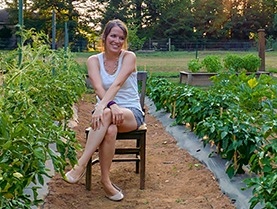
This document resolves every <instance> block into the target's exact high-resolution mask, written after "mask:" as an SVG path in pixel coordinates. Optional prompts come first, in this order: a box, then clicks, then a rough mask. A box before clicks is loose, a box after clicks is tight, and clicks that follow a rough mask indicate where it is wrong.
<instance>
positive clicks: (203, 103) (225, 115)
mask: <svg viewBox="0 0 277 209" xmlns="http://www.w3.org/2000/svg"><path fill="white" fill-rule="evenodd" d="M212 80H213V83H214V86H213V87H212V88H211V89H209V90H207V91H204V90H201V89H199V88H195V87H191V86H176V85H173V84H172V83H171V82H169V81H168V80H166V79H159V78H150V79H149V80H148V85H147V94H148V95H149V97H150V98H151V99H152V100H153V101H154V102H155V104H156V107H157V109H161V108H164V109H165V110H166V111H168V112H170V113H171V116H172V117H173V116H174V117H175V118H176V123H177V124H187V123H189V124H190V127H191V130H192V131H194V132H195V134H196V135H197V136H198V137H199V138H201V139H202V141H203V143H204V145H205V146H206V145H211V146H212V147H213V146H215V149H214V150H213V151H212V153H216V154H218V155H220V156H221V157H222V158H224V159H226V160H228V162H229V163H228V165H227V167H226V173H227V174H228V176H229V177H230V178H232V177H233V176H234V175H236V174H239V173H244V172H245V170H244V166H250V171H251V172H254V173H255V174H258V175H259V177H257V178H252V179H248V180H246V183H247V186H248V187H253V188H254V189H253V195H254V196H253V198H252V199H251V208H254V206H255V205H256V204H257V203H258V202H260V203H261V204H263V205H264V208H274V207H273V206H275V205H276V201H277V193H276V179H277V177H276V165H277V162H276V156H277V147H276V142H277V140H276V135H277V125H276V124H277V121H276V118H277V111H276V109H277V83H276V82H277V81H276V80H274V79H273V78H272V77H270V76H267V75H262V76H260V77H259V78H256V77H254V75H250V76H247V75H246V74H245V73H241V74H230V73H228V74H227V73H226V74H223V73H221V74H218V75H217V76H213V77H212ZM173 114H175V115H173Z"/></svg>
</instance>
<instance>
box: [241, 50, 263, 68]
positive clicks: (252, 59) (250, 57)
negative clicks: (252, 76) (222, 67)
mask: <svg viewBox="0 0 277 209" xmlns="http://www.w3.org/2000/svg"><path fill="white" fill-rule="evenodd" d="M260 65H261V59H260V57H258V56H257V55H254V54H247V55H245V56H244V57H243V67H244V69H245V70H246V71H248V72H256V71H257V69H258V68H259V67H260Z"/></svg>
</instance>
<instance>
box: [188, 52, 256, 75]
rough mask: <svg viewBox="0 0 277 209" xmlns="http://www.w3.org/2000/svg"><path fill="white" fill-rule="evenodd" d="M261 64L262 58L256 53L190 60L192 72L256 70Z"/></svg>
mask: <svg viewBox="0 0 277 209" xmlns="http://www.w3.org/2000/svg"><path fill="white" fill-rule="evenodd" d="M260 65H261V59H260V57H259V56H257V55H254V54H246V55H244V56H240V55H238V54H227V55H226V56H225V57H224V58H223V59H222V60H221V58H220V57H219V56H216V55H208V56H206V57H204V58H203V60H202V61H200V59H199V58H196V59H192V60H190V61H189V62H188V69H189V71H190V72H193V73H196V72H203V71H205V72H209V73H218V72H221V71H226V70H227V71H228V72H230V71H231V72H237V73H238V72H242V71H243V70H246V71H247V72H256V71H257V69H258V68H259V67H260Z"/></svg>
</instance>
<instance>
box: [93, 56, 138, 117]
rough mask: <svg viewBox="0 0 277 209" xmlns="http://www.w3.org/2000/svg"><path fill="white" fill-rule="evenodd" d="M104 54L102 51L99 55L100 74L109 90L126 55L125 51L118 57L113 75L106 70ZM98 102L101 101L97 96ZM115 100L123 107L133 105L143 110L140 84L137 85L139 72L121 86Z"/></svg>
mask: <svg viewBox="0 0 277 209" xmlns="http://www.w3.org/2000/svg"><path fill="white" fill-rule="evenodd" d="M103 55H104V54H103V53H100V54H98V55H97V57H98V60H99V63H100V76H101V79H102V84H103V87H104V89H105V90H106V91H107V90H108V89H109V88H110V86H111V85H112V83H113V82H114V80H115V78H116V77H117V75H118V74H119V72H120V70H121V66H122V60H123V56H124V51H122V52H121V54H120V56H119V59H118V67H117V70H116V72H115V73H114V74H113V75H110V74H108V73H107V71H106V70H105V66H104V56H103ZM97 101H98V103H99V102H100V100H99V98H98V97H97ZM114 101H115V102H116V103H117V104H118V105H119V106H121V107H133V108H137V109H139V110H140V111H141V112H142V109H141V106H140V98H139V93H138V85H137V72H133V73H132V74H131V75H130V76H129V77H128V78H127V80H126V81H125V83H124V84H123V85H122V86H121V88H120V89H119V91H118V92H117V94H116V95H115V98H114Z"/></svg>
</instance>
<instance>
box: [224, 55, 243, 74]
mask: <svg viewBox="0 0 277 209" xmlns="http://www.w3.org/2000/svg"><path fill="white" fill-rule="evenodd" d="M223 63H224V67H225V68H226V69H227V70H229V71H234V72H240V71H241V70H242V69H243V59H242V57H241V56H240V55H238V54H227V55H226V56H225V57H224V59H223Z"/></svg>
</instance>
